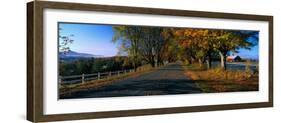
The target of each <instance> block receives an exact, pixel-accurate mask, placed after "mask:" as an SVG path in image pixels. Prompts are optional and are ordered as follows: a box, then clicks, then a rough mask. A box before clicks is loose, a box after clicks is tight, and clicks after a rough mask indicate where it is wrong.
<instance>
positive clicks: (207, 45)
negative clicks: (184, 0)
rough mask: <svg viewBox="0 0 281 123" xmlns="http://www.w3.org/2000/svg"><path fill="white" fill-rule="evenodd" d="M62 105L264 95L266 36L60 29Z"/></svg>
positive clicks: (195, 31) (148, 29)
mask: <svg viewBox="0 0 281 123" xmlns="http://www.w3.org/2000/svg"><path fill="white" fill-rule="evenodd" d="M58 67H59V68H58V69H59V71H58V82H57V83H58V95H59V97H58V98H59V99H80V98H108V97H127V96H152V95H177V94H202V93H222V92H228V93H230V92H249V91H259V31H256V30H229V29H208V28H182V27H180V28H179V27H164V26H163V27H160V26H159V27H157V26H138V25H106V24H91V23H68V22H59V23H58Z"/></svg>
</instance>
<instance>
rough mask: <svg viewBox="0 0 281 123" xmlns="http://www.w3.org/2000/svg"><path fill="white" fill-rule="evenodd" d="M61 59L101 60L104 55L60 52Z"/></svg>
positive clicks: (70, 51)
mask: <svg viewBox="0 0 281 123" xmlns="http://www.w3.org/2000/svg"><path fill="white" fill-rule="evenodd" d="M59 57H60V58H100V57H103V56H102V55H93V54H88V53H79V52H75V51H72V50H69V51H68V52H59Z"/></svg>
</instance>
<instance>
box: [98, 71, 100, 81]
mask: <svg viewBox="0 0 281 123" xmlns="http://www.w3.org/2000/svg"><path fill="white" fill-rule="evenodd" d="M99 79H100V72H98V80H99Z"/></svg>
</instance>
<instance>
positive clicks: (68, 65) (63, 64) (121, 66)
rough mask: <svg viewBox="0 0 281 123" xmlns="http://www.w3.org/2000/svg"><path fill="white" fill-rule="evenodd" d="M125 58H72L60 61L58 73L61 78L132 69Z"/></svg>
mask: <svg viewBox="0 0 281 123" xmlns="http://www.w3.org/2000/svg"><path fill="white" fill-rule="evenodd" d="M132 68H133V66H132V64H131V63H130V62H129V61H128V58H127V57H124V56H115V57H108V58H74V59H72V60H70V59H65V60H64V59H60V63H59V72H60V75H61V76H70V75H81V74H92V73H98V72H109V71H118V70H128V69H132Z"/></svg>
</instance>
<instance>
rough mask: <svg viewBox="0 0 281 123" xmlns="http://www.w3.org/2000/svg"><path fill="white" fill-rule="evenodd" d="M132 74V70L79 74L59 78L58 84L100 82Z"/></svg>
mask: <svg viewBox="0 0 281 123" xmlns="http://www.w3.org/2000/svg"><path fill="white" fill-rule="evenodd" d="M131 72H134V70H133V69H130V70H119V71H113V72H112V71H109V72H103V73H100V72H98V73H93V74H81V75H73V76H59V84H75V83H84V82H87V81H91V80H100V79H105V78H110V77H113V76H120V75H122V74H127V73H131Z"/></svg>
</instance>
